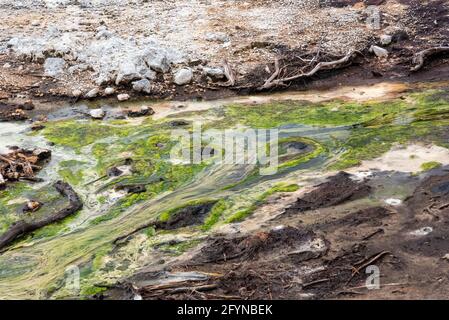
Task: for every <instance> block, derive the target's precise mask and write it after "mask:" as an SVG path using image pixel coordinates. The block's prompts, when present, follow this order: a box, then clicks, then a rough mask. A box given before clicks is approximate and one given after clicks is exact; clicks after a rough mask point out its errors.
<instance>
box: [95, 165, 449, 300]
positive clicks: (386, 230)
mask: <svg viewBox="0 0 449 320" xmlns="http://www.w3.org/2000/svg"><path fill="white" fill-rule="evenodd" d="M447 170H448V168H443V169H440V170H434V171H432V172H430V173H427V174H424V175H423V176H422V177H420V178H418V177H409V178H406V180H404V177H400V174H392V173H377V174H376V176H375V177H373V178H371V179H368V180H365V181H364V182H358V183H354V184H355V185H357V186H358V187H359V188H362V189H363V190H364V191H365V193H364V197H368V199H369V198H370V195H372V194H373V193H375V192H379V189H381V188H382V186H381V185H380V184H379V183H380V182H382V183H384V182H385V179H386V180H387V181H388V180H390V181H391V183H395V182H393V181H403V182H404V181H407V182H406V184H408V185H410V187H411V188H413V186H414V191H413V192H412V194H411V195H410V196H409V197H407V198H406V200H405V202H404V204H403V205H400V206H392V205H387V204H383V205H382V204H379V203H378V204H377V205H373V204H372V205H371V206H370V205H369V204H368V203H366V202H362V203H360V201H358V202H357V200H355V199H351V198H350V197H344V198H345V199H344V200H341V199H342V195H343V194H346V192H345V190H343V189H342V188H340V187H341V180H342V179H343V180H344V179H345V177H346V176H345V175H343V174H339V175H337V176H334V177H332V178H330V179H329V180H328V182H326V183H325V184H324V185H323V184H322V185H319V186H317V188H316V189H315V190H313V191H312V192H310V193H308V194H306V195H304V196H303V197H302V198H301V200H300V199H298V200H299V201H300V202H302V201H303V199H304V198H306V199H310V198H311V197H312V196H313V198H318V194H322V197H323V198H326V199H328V200H326V205H322V206H319V205H318V204H317V206H315V207H314V208H313V209H311V208H310V207H309V209H310V210H307V209H305V208H303V210H298V209H296V210H295V211H293V210H290V209H287V210H286V213H284V214H282V215H281V216H280V218H279V219H276V224H277V225H282V226H277V227H273V224H271V225H272V227H271V229H267V230H266V231H260V232H258V233H256V234H252V235H240V236H226V237H216V238H211V239H210V240H209V241H207V242H206V244H205V245H204V246H202V248H201V249H200V250H199V251H197V253H196V254H194V255H193V256H192V257H191V258H190V259H189V261H188V262H184V263H181V264H174V265H171V266H169V267H167V268H165V269H164V272H162V271H158V270H156V269H153V270H151V271H146V272H141V273H139V274H138V275H136V276H135V277H133V278H131V279H129V281H128V282H125V283H123V285H122V286H121V288H122V289H114V290H111V291H108V292H106V293H105V294H104V295H103V296H102V298H108V297H109V296H111V297H112V296H114V297H116V298H117V297H122V298H126V297H128V298H129V297H132V296H133V295H136V294H138V295H140V296H142V297H143V298H144V299H216V298H221V299H323V298H326V299H329V298H331V299H343V298H344V299H348V298H357V299H379V298H382V299H386V298H390V299H392V298H394V299H422V298H443V299H444V298H446V292H447V289H448V288H449V279H448V277H447V272H448V271H449V263H448V262H447V254H448V253H449V242H448V239H447V237H446V234H447V232H449V229H448V228H447V226H448V225H449V218H448V217H449V204H448V203H447V199H448V195H449V187H448V186H449V175H448V173H447ZM396 179H398V180H396ZM333 183H334V185H333ZM323 186H325V188H324V187H323ZM329 190H332V191H329ZM334 199H338V200H335V201H333V200H334ZM294 205H295V204H294ZM294 205H293V206H294ZM323 207H327V208H325V209H318V208H323ZM357 207H358V209H357ZM287 212H288V213H287ZM370 266H371V267H370ZM373 266H374V267H375V268H378V270H379V271H380V278H379V280H380V289H379V290H367V287H366V281H367V278H368V276H369V275H370V274H371V273H370V272H371V271H369V270H371V269H369V270H368V271H367V268H368V267H370V268H373ZM376 270H377V269H376ZM367 272H368V273H367ZM131 283H132V284H133V286H132V287H133V288H134V289H131V286H130V284H131Z"/></svg>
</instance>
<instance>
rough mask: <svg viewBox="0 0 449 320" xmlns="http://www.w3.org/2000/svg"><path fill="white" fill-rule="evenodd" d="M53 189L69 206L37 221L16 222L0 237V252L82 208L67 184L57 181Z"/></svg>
mask: <svg viewBox="0 0 449 320" xmlns="http://www.w3.org/2000/svg"><path fill="white" fill-rule="evenodd" d="M54 187H55V189H56V190H57V191H58V192H59V193H60V194H61V195H63V196H65V197H66V198H67V199H68V200H69V205H68V206H67V207H65V208H64V209H61V210H60V211H58V212H56V213H55V214H53V215H51V216H49V217H46V218H43V219H41V220H38V221H34V222H27V221H24V220H22V221H19V222H16V223H15V224H13V225H12V226H11V227H10V228H9V230H8V231H6V232H5V233H4V234H3V235H1V236H0V250H2V249H3V248H5V247H7V246H8V245H10V244H11V243H12V242H14V241H15V240H17V239H19V238H21V237H23V236H24V235H26V234H28V233H30V232H33V231H35V230H37V229H40V228H42V227H45V226H47V225H49V224H52V223H55V222H58V221H61V220H63V219H65V218H67V217H68V216H70V215H72V214H73V213H75V212H77V211H78V210H80V209H81V208H82V207H83V203H82V202H81V199H80V198H79V197H78V195H77V194H76V192H75V191H74V190H73V188H72V187H71V186H70V185H69V184H68V183H65V182H62V181H58V182H56V183H55V184H54Z"/></svg>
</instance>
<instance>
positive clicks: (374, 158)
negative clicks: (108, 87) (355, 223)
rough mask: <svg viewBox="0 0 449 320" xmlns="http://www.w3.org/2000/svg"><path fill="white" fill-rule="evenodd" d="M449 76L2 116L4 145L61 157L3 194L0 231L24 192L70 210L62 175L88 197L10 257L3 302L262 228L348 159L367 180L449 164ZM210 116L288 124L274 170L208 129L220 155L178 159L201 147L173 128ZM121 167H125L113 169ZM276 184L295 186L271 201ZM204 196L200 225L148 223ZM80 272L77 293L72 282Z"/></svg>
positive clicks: (56, 292) (86, 283)
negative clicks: (100, 111) (37, 120)
mask: <svg viewBox="0 0 449 320" xmlns="http://www.w3.org/2000/svg"><path fill="white" fill-rule="evenodd" d="M447 86H448V84H446V83H433V84H419V85H413V86H411V85H403V84H378V85H373V86H370V87H356V88H352V87H350V88H349V87H348V88H340V89H338V90H333V91H328V92H297V93H295V92H293V93H292V92H289V93H282V94H274V95H261V96H254V97H237V98H235V99H226V100H221V101H212V102H194V101H192V102H182V103H177V102H166V101H165V102H157V101H156V102H154V101H153V102H145V101H143V102H142V101H141V102H139V103H134V106H140V105H142V104H146V105H149V106H151V107H152V108H153V109H154V111H155V115H154V116H152V117H144V118H135V119H114V117H113V115H114V113H115V112H116V111H117V110H119V108H121V107H123V105H111V106H110V107H108V108H106V109H107V110H108V114H109V115H111V116H108V117H107V118H106V119H104V120H102V121H95V120H91V119H87V118H86V117H85V116H83V115H82V112H84V111H85V110H86V109H87V108H89V107H94V106H93V105H92V106H90V105H82V104H80V105H76V106H70V107H65V108H62V109H58V110H51V111H50V115H49V117H48V118H49V121H48V122H47V123H45V128H44V129H43V130H41V131H37V132H33V131H30V129H29V125H28V124H25V123H1V124H0V153H5V152H6V151H7V146H12V145H17V146H20V147H36V146H39V147H44V148H50V149H51V150H52V160H51V162H50V163H48V164H47V165H46V166H45V167H44V169H43V170H42V171H40V172H39V175H38V177H40V178H43V179H44V182H42V183H36V184H29V183H25V182H19V183H16V184H11V185H9V186H8V188H7V189H6V190H3V191H0V233H2V232H5V231H6V230H7V229H8V228H9V227H10V226H11V224H12V223H14V222H15V221H18V220H20V219H22V217H23V215H24V214H23V213H21V208H22V207H23V204H24V203H25V202H26V199H36V200H39V201H41V202H43V203H44V206H43V207H42V209H41V210H40V211H39V213H38V214H39V215H40V216H42V215H46V214H47V215H48V214H51V213H52V212H54V211H55V210H56V209H58V208H61V207H63V206H64V203H65V200H64V199H63V198H62V197H61V196H60V195H59V194H58V193H57V192H56V191H55V190H54V189H53V187H52V184H53V183H54V182H55V181H56V180H61V179H62V180H65V181H66V182H68V183H70V184H71V185H72V186H73V188H74V189H75V191H76V192H77V193H78V194H79V195H80V196H81V198H82V200H83V203H84V208H83V209H82V210H81V211H80V212H78V213H77V214H76V215H74V216H72V217H69V218H67V219H66V220H64V221H62V222H61V223H57V224H54V225H50V226H47V227H44V228H42V229H40V230H38V231H36V232H34V233H33V234H32V235H28V236H26V237H25V238H23V239H21V240H19V241H17V242H15V243H14V244H13V245H12V246H10V247H9V248H7V250H6V251H4V252H3V253H2V254H1V255H0V299H5V298H8V299H12V298H28V299H39V298H67V297H78V296H79V297H81V298H85V297H89V296H91V295H93V294H95V293H98V292H101V291H102V290H104V289H105V288H106V287H107V286H108V285H113V284H115V283H116V282H117V281H119V280H120V279H124V278H126V277H129V276H131V275H133V274H134V273H135V272H137V271H138V270H140V269H141V268H143V267H145V266H150V265H163V264H164V263H167V262H169V261H173V260H175V259H183V258H186V257H188V255H189V250H193V249H194V248H197V247H198V246H201V243H202V241H203V240H204V239H205V237H206V236H208V235H210V234H213V233H216V232H221V233H234V232H252V231H253V230H257V229H258V228H259V227H260V226H261V225H263V224H265V223H270V222H269V220H270V219H272V218H273V217H274V216H276V215H277V214H279V213H280V211H281V210H282V208H283V207H285V206H287V205H288V204H289V202H291V201H292V200H293V199H294V197H297V196H298V194H300V193H301V192H304V190H307V189H308V188H309V187H311V186H312V185H313V184H314V183H316V181H319V180H320V179H323V178H324V177H326V176H329V175H330V174H334V173H335V172H338V171H339V170H345V171H347V172H349V173H352V174H354V178H360V179H362V178H363V177H364V176H369V175H370V174H372V172H373V171H375V170H382V171H390V170H391V171H400V172H402V173H404V174H406V175H409V176H416V175H420V174H423V173H424V172H425V171H426V170H428V169H432V168H435V167H437V166H441V165H447V164H449V151H448V150H447V149H446V147H449V143H448V137H449V130H448V126H449V94H448V93H447ZM107 103H108V102H103V101H102V102H96V103H95V106H98V105H104V104H107ZM129 105H130V104H129V103H128V104H127V105H126V106H129ZM50 109H51V108H50ZM77 111H80V112H77ZM199 123H201V127H202V130H203V134H204V133H206V132H208V130H210V129H214V130H215V133H217V132H218V136H220V137H221V133H222V132H224V130H226V129H235V131H234V132H241V133H243V132H245V130H246V129H250V128H251V129H278V131H277V132H278V140H277V141H278V152H279V154H280V156H279V157H278V163H277V165H276V164H275V167H274V169H275V170H274V172H272V174H270V175H264V174H261V173H263V172H264V171H263V167H264V164H261V163H257V164H242V163H240V164H239V163H237V164H221V163H218V161H216V160H217V159H218V158H219V157H221V155H222V154H226V152H228V150H229V149H225V150H223V151H222V152H220V151H219V150H220V143H219V139H218V140H209V139H207V138H206V137H204V136H203V140H202V141H201V143H200V144H199V145H197V147H198V148H199V150H209V151H210V150H212V149H213V150H214V152H211V154H212V157H211V158H210V159H208V160H205V161H203V162H200V163H194V164H184V163H181V162H180V161H179V160H180V159H179V158H178V159H176V157H174V156H173V152H174V151H173V150H176V146H177V145H178V146H179V144H181V145H182V146H183V147H185V149H186V150H187V151H191V150H193V153H194V152H195V150H198V148H196V149H195V146H193V147H192V146H190V145H189V144H188V143H187V141H184V140H181V139H179V138H178V139H171V135H172V134H173V132H174V131H175V132H176V130H182V129H184V130H187V131H185V132H187V133H188V132H190V133H192V131H193V133H194V134H195V132H196V131H194V130H193V129H194V127H195V128H197V127H198V124H199ZM259 132H261V131H259ZM270 139H271V140H270ZM274 139H275V136H270V138H269V139H267V141H266V143H263V144H258V145H257V148H259V151H261V152H262V153H265V152H266V151H267V150H265V149H266V147H267V146H270V151H273V150H272V149H271V148H273V146H274V144H273V143H274ZM242 141H244V140H242ZM237 144H238V143H237ZM244 144H245V143H242V145H244ZM207 146H209V149H208V148H207ZM171 155H172V156H171ZM176 155H178V156H180V154H179V153H177V154H176ZM406 163H407V165H405V164H406ZM270 164H272V163H270ZM111 167H118V168H119V169H120V170H121V171H122V174H121V175H120V176H117V177H108V176H107V175H106V172H107V170H108V169H109V168H111ZM388 183H390V185H385V186H384V188H383V189H382V190H381V191H379V192H377V193H375V194H373V195H372V196H371V197H370V198H369V199H365V200H363V201H370V202H373V203H379V202H384V201H386V200H387V199H389V198H394V199H399V200H403V199H404V198H405V197H406V196H407V195H408V194H409V193H410V191H411V187H408V186H407V185H406V184H404V185H402V186H399V185H395V182H394V180H393V179H392V180H390V181H389V182H387V184H388ZM136 185H138V186H145V189H144V190H143V192H140V193H132V192H127V188H129V187H130V186H136ZM145 190H146V191H145ZM141 191H142V190H141ZM279 193H281V194H285V195H286V196H285V197H283V198H281V199H279V200H278V202H277V203H276V204H274V205H273V203H271V204H267V199H268V198H269V197H272V196H273V195H274V194H279ZM206 204H212V205H211V206H210V207H211V208H210V210H209V212H208V215H207V216H206V218H205V219H204V221H202V222H201V223H199V224H198V223H197V224H195V225H189V226H186V227H182V228H178V229H175V230H155V228H154V227H152V224H151V222H154V223H157V222H164V221H168V220H169V219H170V217H171V216H173V215H174V214H175V213H176V212H177V211H180V210H182V209H185V208H188V207H192V206H198V205H206ZM36 214H37V213H36ZM141 226H142V227H141ZM139 227H141V228H139ZM136 229H140V230H137V232H133V231H135V230H136ZM130 234H131V235H130ZM126 235H130V236H129V237H123V236H126ZM115 240H119V241H115ZM120 240H121V241H120ZM74 270H77V271H76V272H75V273H77V272H79V275H80V286H81V287H80V290H75V289H73V286H70V282H71V281H72V280H71V279H72V276H73V272H74Z"/></svg>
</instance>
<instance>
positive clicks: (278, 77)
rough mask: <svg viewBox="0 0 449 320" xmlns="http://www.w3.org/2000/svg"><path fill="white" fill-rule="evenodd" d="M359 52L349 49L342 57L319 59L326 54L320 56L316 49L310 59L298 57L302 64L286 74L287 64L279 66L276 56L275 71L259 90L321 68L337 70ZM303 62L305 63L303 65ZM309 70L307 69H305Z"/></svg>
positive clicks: (303, 76) (295, 78) (349, 62)
mask: <svg viewBox="0 0 449 320" xmlns="http://www.w3.org/2000/svg"><path fill="white" fill-rule="evenodd" d="M357 53H359V52H357V51H350V52H348V53H347V54H346V55H345V56H344V57H342V58H340V59H338V60H333V61H319V60H320V59H325V58H326V56H323V57H321V58H320V55H321V52H320V50H318V51H317V52H316V53H315V54H314V56H313V58H312V59H309V60H306V59H303V57H298V59H299V60H301V61H302V62H303V65H302V66H298V67H296V69H295V73H294V74H293V75H289V74H286V71H287V69H288V66H283V67H280V62H279V61H280V59H279V58H277V59H276V60H275V63H274V65H275V71H274V73H273V74H272V75H271V76H270V78H268V79H267V80H266V81H265V83H264V84H263V85H262V86H261V87H260V88H259V90H267V89H271V88H274V87H278V86H285V85H286V82H290V81H293V80H298V79H304V78H310V77H312V76H313V75H315V74H316V73H318V72H320V71H323V70H337V69H341V68H344V67H347V66H348V65H350V64H351V63H352V59H353V58H354V57H355V55H356V54H357ZM304 63H305V65H304ZM307 70H309V71H307Z"/></svg>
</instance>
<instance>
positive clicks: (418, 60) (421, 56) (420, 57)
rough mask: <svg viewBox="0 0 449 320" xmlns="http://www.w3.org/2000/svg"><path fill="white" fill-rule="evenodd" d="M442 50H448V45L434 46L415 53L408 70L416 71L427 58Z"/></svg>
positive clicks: (422, 65)
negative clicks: (411, 65)
mask: <svg viewBox="0 0 449 320" xmlns="http://www.w3.org/2000/svg"><path fill="white" fill-rule="evenodd" d="M443 52H449V47H434V48H430V49H426V50H423V51H420V52H418V53H416V54H415V56H414V57H413V67H411V69H410V71H412V72H416V71H419V70H421V69H422V67H424V64H425V62H426V60H427V59H428V58H430V57H431V56H433V55H435V54H438V53H443Z"/></svg>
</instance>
